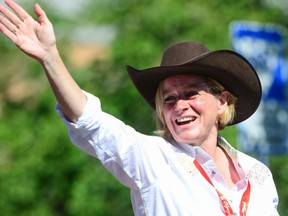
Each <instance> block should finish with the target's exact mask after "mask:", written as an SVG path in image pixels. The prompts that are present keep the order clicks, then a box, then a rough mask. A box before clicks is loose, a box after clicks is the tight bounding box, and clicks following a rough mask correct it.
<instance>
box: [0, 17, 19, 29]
mask: <svg viewBox="0 0 288 216" xmlns="http://www.w3.org/2000/svg"><path fill="white" fill-rule="evenodd" d="M0 23H2V25H4V26H5V27H6V28H7V30H9V31H11V32H13V33H14V34H15V33H16V31H17V30H18V28H17V27H16V26H15V25H14V24H12V23H11V22H10V21H8V20H7V19H6V18H5V17H3V16H2V15H0Z"/></svg>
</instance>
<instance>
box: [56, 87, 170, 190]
mask: <svg viewBox="0 0 288 216" xmlns="http://www.w3.org/2000/svg"><path fill="white" fill-rule="evenodd" d="M84 93H85V94H86V96H87V103H86V105H85V108H84V110H83V113H82V115H81V116H80V117H79V119H78V121H77V122H76V123H72V122H69V121H68V120H67V119H66V118H65V116H64V115H63V113H62V111H61V109H60V107H59V105H58V104H57V105H56V111H57V112H58V113H59V115H60V117H61V119H62V120H63V122H64V123H65V124H66V125H67V127H68V131H69V137H70V139H71V141H72V143H74V144H75V145H76V146H78V147H79V148H80V149H82V150H83V151H85V152H86V153H88V154H90V155H92V156H94V157H96V158H98V159H99V160H100V161H101V163H102V164H103V165H104V167H105V168H106V169H107V170H109V171H110V172H111V173H112V174H113V175H114V176H115V177H116V178H117V179H118V180H120V181H121V182H122V183H123V184H124V185H126V186H128V187H130V188H133V187H137V188H139V187H142V186H143V184H144V185H145V184H146V185H149V184H150V183H151V182H153V180H154V179H156V176H157V175H158V173H159V170H156V168H153V167H155V163H159V162H160V161H161V159H160V158H161V156H162V155H163V149H161V147H159V146H160V144H159V143H161V144H164V143H165V141H164V140H163V139H162V138H159V137H156V136H148V135H144V134H141V133H139V132H137V131H135V129H134V128H132V127H130V126H128V125H125V124H124V123H123V122H122V121H120V120H119V119H117V118H115V117H114V116H112V115H109V114H107V113H105V112H103V111H102V110H101V103H100V100H99V99H98V98H97V97H95V96H94V95H92V94H89V93H87V92H84ZM165 144H166V143H165ZM162 146H164V148H167V146H168V145H162ZM164 160H165V159H164V158H163V163H164ZM143 176H145V177H143ZM140 179H141V181H140ZM140 184H141V185H140ZM136 185H137V186H136Z"/></svg>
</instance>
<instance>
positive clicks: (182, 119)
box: [177, 117, 195, 123]
mask: <svg viewBox="0 0 288 216" xmlns="http://www.w3.org/2000/svg"><path fill="white" fill-rule="evenodd" d="M193 120H195V118H192V117H185V118H181V119H177V122H178V123H183V122H187V121H193Z"/></svg>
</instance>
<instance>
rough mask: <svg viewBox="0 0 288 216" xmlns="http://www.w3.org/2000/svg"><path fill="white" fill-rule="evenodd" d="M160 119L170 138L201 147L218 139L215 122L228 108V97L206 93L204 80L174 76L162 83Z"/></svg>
mask: <svg viewBox="0 0 288 216" xmlns="http://www.w3.org/2000/svg"><path fill="white" fill-rule="evenodd" d="M163 100H164V105H163V117H164V121H165V123H166V125H167V128H168V129H169V131H170V133H171V135H172V136H173V138H174V139H175V140H176V141H177V142H179V143H182V144H193V145H197V146H201V145H202V144H205V143H206V142H209V141H210V140H211V139H213V140H214V139H215V138H216V137H217V132H218V129H217V120H218V117H219V116H220V115H222V114H223V112H224V110H225V109H226V107H227V100H228V93H227V92H225V91H224V92H222V93H221V94H220V95H219V96H215V95H213V94H211V93H209V92H208V87H207V85H206V84H205V81H204V79H203V78H201V77H199V76H195V75H176V76H172V77H168V78H166V79H165V80H164V81H163Z"/></svg>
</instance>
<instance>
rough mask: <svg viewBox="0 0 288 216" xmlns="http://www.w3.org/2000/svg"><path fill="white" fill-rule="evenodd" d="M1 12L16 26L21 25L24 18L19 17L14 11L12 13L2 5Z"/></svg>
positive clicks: (0, 6)
mask: <svg viewBox="0 0 288 216" xmlns="http://www.w3.org/2000/svg"><path fill="white" fill-rule="evenodd" d="M0 12H1V13H2V14H3V15H4V16H5V17H6V18H7V19H9V20H10V22H11V23H12V24H14V25H15V26H16V27H19V26H20V25H21V23H22V20H21V19H20V18H19V17H17V16H16V15H15V14H14V13H12V12H11V11H10V10H8V9H7V8H6V7H4V6H2V5H0Z"/></svg>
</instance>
